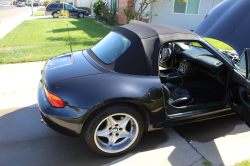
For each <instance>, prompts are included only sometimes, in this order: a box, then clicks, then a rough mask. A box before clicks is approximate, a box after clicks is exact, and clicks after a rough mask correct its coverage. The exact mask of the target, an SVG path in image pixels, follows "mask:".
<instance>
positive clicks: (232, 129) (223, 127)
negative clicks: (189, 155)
mask: <svg viewBox="0 0 250 166" xmlns="http://www.w3.org/2000/svg"><path fill="white" fill-rule="evenodd" d="M173 129H174V130H175V131H176V132H177V133H178V134H179V135H180V136H182V137H183V138H185V139H186V141H187V142H189V143H190V145H192V146H193V147H194V148H195V149H196V150H197V151H198V152H199V153H200V154H201V155H203V156H205V158H206V159H207V160H208V161H210V162H211V163H212V164H213V165H221V166H223V165H228V163H225V162H229V160H230V159H229V158H228V156H230V155H229V154H230V153H231V156H234V158H235V159H237V158H238V157H239V154H237V153H239V151H238V149H234V147H235V146H236V145H234V143H233V142H231V141H232V140H230V138H229V137H230V136H237V135H238V134H243V133H245V132H249V131H250V130H249V128H248V127H247V126H246V125H245V123H244V122H243V121H242V120H241V119H240V118H239V117H238V116H237V115H236V114H235V115H230V116H225V117H220V118H216V119H211V120H207V121H201V122H196V123H190V124H185V125H182V126H177V127H173ZM225 137H227V138H225ZM220 138H223V143H222V141H220V140H219V141H218V140H217V139H220ZM218 143H219V144H218ZM230 145H232V146H231V147H230ZM241 148H244V145H242V147H241ZM245 148H247V147H245ZM225 149H227V152H225V151H224V150H225ZM241 151H244V149H242V150H241ZM241 151H240V153H241ZM223 159H224V160H223ZM170 160H171V159H170ZM230 165H231V164H230Z"/></svg>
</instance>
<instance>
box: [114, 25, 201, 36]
mask: <svg viewBox="0 0 250 166" xmlns="http://www.w3.org/2000/svg"><path fill="white" fill-rule="evenodd" d="M117 28H126V29H128V30H130V31H132V32H134V33H136V34H137V35H138V36H139V37H140V38H141V39H146V38H150V37H153V36H157V35H166V34H183V35H187V36H189V35H191V36H192V37H193V35H194V36H197V35H196V34H195V33H193V32H191V31H189V30H187V29H183V28H180V27H175V26H171V25H161V24H145V23H141V24H135V23H132V24H127V25H124V26H121V27H117ZM182 37H183V36H182ZM182 39H183V38H180V40H182Z"/></svg>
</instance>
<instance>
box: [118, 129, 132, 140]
mask: <svg viewBox="0 0 250 166" xmlns="http://www.w3.org/2000/svg"><path fill="white" fill-rule="evenodd" d="M119 136H120V138H130V136H131V134H130V132H128V131H127V130H122V131H120V134H119Z"/></svg>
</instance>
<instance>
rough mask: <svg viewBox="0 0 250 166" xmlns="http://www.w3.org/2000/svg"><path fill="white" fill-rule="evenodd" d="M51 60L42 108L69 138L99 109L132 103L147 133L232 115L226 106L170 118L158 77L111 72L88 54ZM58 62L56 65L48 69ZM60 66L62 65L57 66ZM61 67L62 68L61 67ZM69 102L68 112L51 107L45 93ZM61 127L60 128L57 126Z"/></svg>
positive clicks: (45, 75)
mask: <svg viewBox="0 0 250 166" xmlns="http://www.w3.org/2000/svg"><path fill="white" fill-rule="evenodd" d="M73 58H74V61H75V63H72V62H71V60H70V59H69V55H68V54H66V55H63V56H57V57H55V58H52V59H50V60H49V61H48V62H47V63H46V64H45V66H44V69H43V76H42V79H41V82H40V83H39V89H38V104H39V109H40V112H41V114H42V116H43V118H44V120H45V122H46V124H47V125H48V126H50V127H51V128H53V129H54V130H56V131H59V132H61V133H63V131H64V129H65V133H64V134H66V135H70V136H79V135H80V133H81V130H82V127H83V126H84V123H85V121H86V120H87V119H88V118H89V116H91V114H92V113H93V112H94V111H96V110H98V109H99V108H101V107H103V106H105V105H109V104H113V103H121V102H122V103H128V104H130V105H132V106H135V107H136V108H138V110H139V111H140V113H141V114H142V115H143V117H144V120H145V121H146V123H145V128H146V129H145V130H146V131H148V130H153V129H154V128H161V127H166V126H173V125H180V124H183V123H188V122H194V121H200V120H203V119H209V118H214V117H220V116H223V115H227V114H232V111H229V110H228V109H224V108H225V107H226V106H225V105H222V106H220V107H210V108H206V109H204V110H202V111H206V112H207V113H206V114H205V113H204V112H202V111H201V112H198V113H194V114H193V116H192V114H191V115H189V116H188V117H186V116H184V117H182V116H179V117H174V116H172V117H170V116H168V115H167V114H166V111H167V110H168V108H167V107H166V110H165V104H164V97H163V93H162V87H161V82H160V78H159V77H158V76H138V75H128V74H121V73H115V72H109V71H107V70H105V69H103V68H102V67H101V66H99V65H98V64H96V63H95V61H93V60H92V59H91V57H89V56H88V54H87V52H86V51H83V52H82V51H78V52H74V54H73ZM52 62H54V63H55V66H54V67H53V65H54V64H52V65H48V64H50V63H52ZM57 62H58V65H57ZM59 64H60V65H59ZM43 88H47V90H48V91H49V92H51V93H53V94H56V95H57V96H59V97H60V98H62V99H63V100H65V101H67V105H66V106H65V107H64V108H55V107H53V106H51V105H50V104H49V103H48V101H47V98H46V96H45V94H44V89H43ZM56 124H57V125H56Z"/></svg>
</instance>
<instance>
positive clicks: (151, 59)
mask: <svg viewBox="0 0 250 166" xmlns="http://www.w3.org/2000/svg"><path fill="white" fill-rule="evenodd" d="M112 31H113V32H116V33H119V34H121V35H123V36H124V37H126V38H127V39H129V40H130V41H131V46H130V47H129V48H128V49H127V50H126V51H125V52H124V53H123V54H122V55H121V56H120V57H119V58H117V59H116V60H115V61H114V62H113V63H111V64H105V63H103V62H102V61H101V60H100V59H98V57H97V56H95V54H94V53H93V52H92V50H91V49H88V50H87V51H88V53H89V54H90V56H91V57H92V58H93V59H94V60H95V61H96V62H97V63H98V64H100V65H101V66H102V67H104V68H106V69H108V70H111V71H114V72H119V73H125V74H133V75H151V76H157V75H158V67H159V66H158V60H159V59H158V58H159V51H160V48H161V46H162V44H164V43H166V42H170V41H180V40H181V41H185V40H186V41H190V40H201V38H200V37H199V36H198V35H197V34H195V33H193V32H191V31H189V30H186V29H183V28H179V27H175V26H170V25H160V24H150V23H142V24H135V23H132V24H127V25H123V26H119V27H115V28H114V29H113V30H112Z"/></svg>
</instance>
